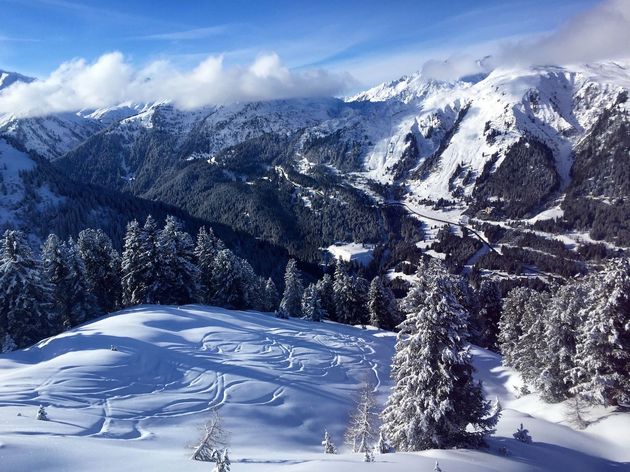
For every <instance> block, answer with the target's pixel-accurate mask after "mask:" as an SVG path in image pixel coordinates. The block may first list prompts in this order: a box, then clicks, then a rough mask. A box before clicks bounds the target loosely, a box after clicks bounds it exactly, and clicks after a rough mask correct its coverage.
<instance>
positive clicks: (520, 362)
mask: <svg viewBox="0 0 630 472" xmlns="http://www.w3.org/2000/svg"><path fill="white" fill-rule="evenodd" d="M550 298H551V297H550V295H549V293H547V292H537V291H535V290H533V291H532V292H531V293H530V296H529V300H527V303H525V305H524V307H523V312H522V313H521V317H520V320H519V325H520V329H521V330H522V332H523V334H522V335H521V336H520V338H519V339H518V341H517V342H516V345H515V346H514V351H513V352H512V356H513V367H514V368H515V369H516V370H518V371H519V372H520V374H521V376H522V377H523V379H524V380H525V381H526V382H530V383H532V384H534V385H535V384H536V383H537V380H538V379H539V378H540V375H541V374H542V372H543V369H544V368H545V359H544V352H545V321H544V317H543V313H544V311H545V309H546V307H547V306H548V305H549V303H550Z"/></svg>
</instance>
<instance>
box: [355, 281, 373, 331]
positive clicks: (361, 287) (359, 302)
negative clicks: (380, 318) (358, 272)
mask: <svg viewBox="0 0 630 472" xmlns="http://www.w3.org/2000/svg"><path fill="white" fill-rule="evenodd" d="M352 289H353V293H354V304H353V306H352V311H353V313H352V318H353V320H354V321H353V322H354V323H356V324H360V325H361V326H362V327H363V328H365V326H366V325H368V324H370V313H369V311H368V306H367V304H368V292H369V290H370V282H369V281H367V280H366V279H364V278H363V277H358V276H357V277H353V278H352Z"/></svg>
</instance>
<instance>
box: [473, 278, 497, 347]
mask: <svg viewBox="0 0 630 472" xmlns="http://www.w3.org/2000/svg"><path fill="white" fill-rule="evenodd" d="M476 298H477V309H476V310H475V311H474V318H473V319H471V341H472V342H473V343H475V344H478V345H479V346H482V347H485V348H487V349H494V350H496V348H497V347H498V344H497V343H498V334H499V320H500V318H501V291H500V290H499V287H498V285H497V283H496V282H494V281H492V280H484V281H483V282H481V286H480V287H479V290H478V292H477V294H476Z"/></svg>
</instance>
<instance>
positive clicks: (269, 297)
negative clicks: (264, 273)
mask: <svg viewBox="0 0 630 472" xmlns="http://www.w3.org/2000/svg"><path fill="white" fill-rule="evenodd" d="M264 292H265V295H264V310H265V311H276V310H277V309H278V303H279V302H280V296H279V295H278V289H277V288H276V284H275V283H273V280H271V277H270V278H268V279H267V281H266V282H265V288H264Z"/></svg>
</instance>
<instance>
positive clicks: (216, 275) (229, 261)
mask: <svg viewBox="0 0 630 472" xmlns="http://www.w3.org/2000/svg"><path fill="white" fill-rule="evenodd" d="M255 282H256V274H254V270H253V269H252V267H251V265H249V263H248V262H247V261H245V260H243V259H241V258H240V257H237V256H236V255H235V254H234V253H233V252H232V251H230V250H229V249H223V250H221V251H219V252H218V253H217V257H216V258H215V259H214V263H213V266H212V278H211V284H210V285H211V287H210V288H211V300H212V303H214V304H216V305H219V306H224V307H228V308H236V309H245V308H251V307H252V300H254V301H255V297H254V296H253V295H254V291H255V290H256V288H255V286H254V284H255Z"/></svg>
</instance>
